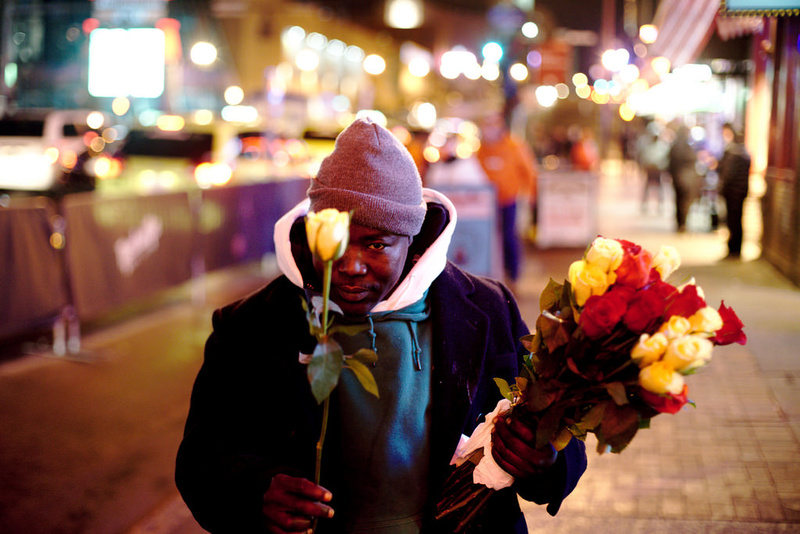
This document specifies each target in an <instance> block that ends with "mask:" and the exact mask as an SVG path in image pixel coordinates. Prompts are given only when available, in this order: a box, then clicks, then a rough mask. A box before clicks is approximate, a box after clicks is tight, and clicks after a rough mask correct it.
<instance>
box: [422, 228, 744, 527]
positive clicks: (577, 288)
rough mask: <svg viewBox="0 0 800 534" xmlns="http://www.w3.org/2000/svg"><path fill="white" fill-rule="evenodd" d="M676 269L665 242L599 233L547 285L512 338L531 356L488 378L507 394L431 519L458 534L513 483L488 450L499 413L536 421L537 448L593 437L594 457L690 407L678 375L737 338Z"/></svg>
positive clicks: (727, 318)
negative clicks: (515, 372)
mask: <svg viewBox="0 0 800 534" xmlns="http://www.w3.org/2000/svg"><path fill="white" fill-rule="evenodd" d="M679 265H680V258H679V256H678V253H677V251H676V250H675V249H674V248H673V247H668V246H664V247H661V250H660V251H659V252H658V253H657V254H655V255H653V254H651V253H650V252H648V251H647V250H645V249H643V248H642V247H641V246H639V245H637V244H635V243H631V242H629V241H625V240H617V239H606V238H603V237H598V238H597V239H595V240H594V242H593V243H592V244H591V245H590V246H589V247H588V249H587V250H586V252H585V254H584V256H583V258H582V259H581V260H579V261H576V262H574V263H573V264H572V265H571V266H570V268H569V273H568V276H567V280H565V281H564V283H563V284H559V283H556V282H555V281H553V280H550V283H549V284H548V285H547V287H546V288H545V289H544V291H543V292H542V294H541V297H540V309H541V313H540V315H539V317H538V318H537V320H536V329H535V333H534V334H533V335H530V336H526V337H525V338H523V340H522V342H523V344H524V346H525V348H526V349H527V350H529V351H530V353H529V354H528V355H527V356H526V358H525V363H526V365H525V366H524V367H523V369H522V376H520V377H518V378H517V379H516V382H515V383H514V384H508V383H507V382H506V381H504V380H501V379H495V381H496V382H497V384H498V386H499V387H500V390H501V392H502V393H503V396H504V397H505V398H504V399H503V400H502V401H501V403H500V404H498V407H497V409H496V410H495V411H494V412H493V413H492V414H490V415H489V416H488V417H487V418H486V422H484V423H482V424H481V425H479V426H478V428H476V429H475V432H474V433H473V435H472V437H471V438H469V440H466V441H462V443H461V444H460V445H459V447H458V449H457V450H456V454H455V455H454V460H453V463H455V464H456V465H457V466H458V467H457V468H456V469H455V471H454V472H453V474H452V475H451V476H450V478H449V480H448V482H447V484H446V486H445V490H444V494H443V498H442V499H441V500H440V501H439V503H438V507H437V517H438V518H440V519H441V518H445V517H449V518H450V519H453V520H454V521H455V523H457V524H458V527H457V528H456V532H460V531H462V530H464V529H466V528H468V526H469V524H470V522H471V521H472V519H473V518H474V517H475V516H476V515H477V514H478V513H480V509H481V508H482V507H483V506H484V505H485V503H486V501H487V500H488V498H489V496H490V495H491V493H492V492H493V491H495V490H498V489H501V488H503V487H507V486H510V485H511V484H512V483H513V478H512V477H511V476H510V475H508V474H507V473H505V472H504V471H503V470H502V469H501V468H500V467H499V466H498V465H497V464H496V463H495V462H494V460H493V458H492V455H491V454H490V453H489V452H488V451H490V450H491V430H492V427H493V424H494V423H493V421H494V417H495V416H497V415H498V414H499V415H505V416H507V417H512V418H513V417H526V418H531V417H532V418H534V420H535V421H536V443H535V446H536V447H537V448H540V447H544V446H546V445H547V444H548V443H550V444H552V446H553V447H554V448H555V449H556V450H561V449H563V448H564V447H566V445H567V444H568V443H569V441H570V440H571V439H573V438H578V439H585V438H586V436H587V435H588V434H589V433H592V434H594V435H595V436H596V438H597V452H598V453H600V454H602V453H603V452H606V451H610V452H614V453H619V452H621V451H622V450H623V449H624V448H625V447H626V446H627V445H628V444H629V443H630V442H631V440H632V439H633V437H634V436H635V435H636V432H637V431H638V430H639V429H640V428H647V427H648V426H649V422H650V419H651V418H652V417H654V416H656V415H658V414H660V413H673V414H674V413H676V412H678V411H679V410H680V409H681V408H682V407H683V406H684V405H685V404H686V403H687V402H689V400H688V386H687V385H686V383H685V380H684V377H685V376H687V375H691V374H692V373H694V372H696V371H697V370H698V369H700V368H701V367H703V366H704V365H705V364H706V363H708V362H709V360H710V359H711V353H712V348H713V347H714V346H715V345H727V344H730V343H740V344H742V345H743V344H744V343H745V342H746V336H745V334H744V332H743V331H742V328H743V324H742V322H741V321H740V320H739V318H738V317H737V316H736V313H735V312H734V311H733V310H732V309H731V308H729V307H726V306H725V304H724V302H722V303H721V304H720V306H719V308H718V309H714V308H712V307H710V306H707V305H706V301H705V297H704V295H703V292H702V290H701V289H700V288H699V287H698V286H697V285H696V284H695V283H694V281H693V280H692V281H689V282H687V283H685V284H683V285H680V286H675V285H672V284H670V283H668V282H667V281H666V280H667V279H668V277H669V276H670V274H672V273H673V272H674V271H675V270H676V269H677V268H678V266H679ZM484 451H487V452H486V453H484Z"/></svg>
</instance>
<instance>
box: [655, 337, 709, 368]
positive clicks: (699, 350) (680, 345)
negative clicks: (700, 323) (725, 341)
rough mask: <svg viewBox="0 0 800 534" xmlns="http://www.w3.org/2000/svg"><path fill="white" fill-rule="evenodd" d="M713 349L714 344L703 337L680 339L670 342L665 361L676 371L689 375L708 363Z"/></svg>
mask: <svg viewBox="0 0 800 534" xmlns="http://www.w3.org/2000/svg"><path fill="white" fill-rule="evenodd" d="M713 348H714V344H713V343H712V342H711V341H710V340H708V339H706V338H704V337H702V336H684V337H680V338H678V339H673V340H672V341H670V343H669V345H668V346H667V352H666V353H665V354H664V360H663V361H664V363H666V364H667V365H669V366H670V367H672V368H673V369H675V370H676V371H679V372H683V373H688V372H689V371H692V370H694V369H697V368H698V367H702V366H703V365H705V364H706V363H708V361H709V360H710V359H711V350H712V349H713Z"/></svg>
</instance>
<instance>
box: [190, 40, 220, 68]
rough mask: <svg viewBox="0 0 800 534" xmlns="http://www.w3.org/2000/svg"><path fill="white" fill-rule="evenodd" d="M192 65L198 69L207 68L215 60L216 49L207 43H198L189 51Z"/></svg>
mask: <svg viewBox="0 0 800 534" xmlns="http://www.w3.org/2000/svg"><path fill="white" fill-rule="evenodd" d="M189 58H190V59H191V60H192V63H194V64H195V65H198V66H200V67H207V66H209V65H211V64H212V63H214V61H216V60H217V47H216V46H214V45H213V44H211V43H209V42H207V41H198V42H196V43H195V44H194V46H192V49H191V50H190V51H189Z"/></svg>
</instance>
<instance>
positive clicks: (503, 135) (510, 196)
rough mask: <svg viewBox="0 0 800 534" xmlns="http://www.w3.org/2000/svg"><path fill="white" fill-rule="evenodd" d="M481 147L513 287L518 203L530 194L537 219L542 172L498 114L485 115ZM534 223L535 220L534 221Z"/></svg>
mask: <svg viewBox="0 0 800 534" xmlns="http://www.w3.org/2000/svg"><path fill="white" fill-rule="evenodd" d="M480 129H481V146H480V148H479V149H478V152H477V156H478V161H479V162H480V164H481V167H483V170H484V171H485V172H486V175H487V176H488V178H489V180H490V181H491V182H492V183H493V184H494V185H495V187H496V188H497V203H498V210H499V219H500V224H501V228H502V234H503V267H504V271H505V275H506V278H507V281H508V282H509V283H510V284H511V285H512V288H513V286H514V285H515V284H516V281H517V279H518V278H519V271H520V240H519V236H518V235H517V200H518V199H519V197H520V196H521V195H522V194H525V195H527V200H528V207H529V209H530V210H531V214H532V216H535V215H534V214H535V206H536V178H537V177H538V174H539V169H538V166H537V164H536V160H535V159H534V156H533V151H532V150H531V149H530V147H528V145H526V144H525V142H524V141H522V140H520V139H518V138H516V137H515V136H514V135H512V134H511V132H510V131H509V129H508V125H507V124H506V121H505V118H504V117H503V115H502V114H501V113H499V112H494V113H490V114H488V115H486V116H485V117H484V118H483V119H482V120H481V123H480ZM534 223H535V221H534Z"/></svg>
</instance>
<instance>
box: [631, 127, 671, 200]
mask: <svg viewBox="0 0 800 534" xmlns="http://www.w3.org/2000/svg"><path fill="white" fill-rule="evenodd" d="M637 145H638V146H637V149H636V153H637V156H638V159H639V166H640V167H641V168H642V170H643V171H644V173H645V180H644V188H643V190H642V202H641V208H642V213H647V203H648V200H649V197H650V195H651V194H652V192H655V197H656V211H657V212H658V213H661V209H662V208H663V205H664V190H663V188H662V183H661V173H662V172H663V171H665V170H666V169H667V163H668V161H669V149H670V146H669V144H668V143H666V142H665V141H664V140H663V139H662V138H661V135H660V131H659V128H658V125H657V124H656V123H655V122H651V123H650V124H648V125H647V128H646V129H645V130H644V131H643V132H642V134H641V135H640V137H639V139H638V143H637Z"/></svg>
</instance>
